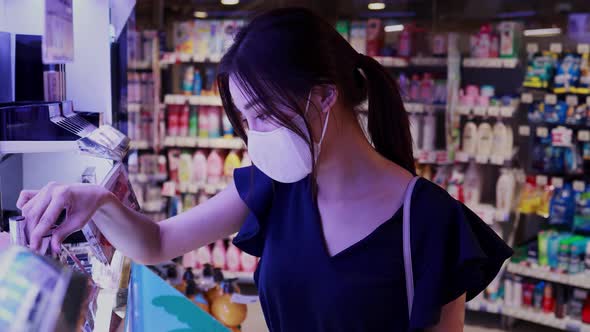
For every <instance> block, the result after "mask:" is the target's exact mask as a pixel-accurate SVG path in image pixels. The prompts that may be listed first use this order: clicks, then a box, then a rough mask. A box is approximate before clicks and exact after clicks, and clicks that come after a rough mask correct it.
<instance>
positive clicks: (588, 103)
mask: <svg viewBox="0 0 590 332" xmlns="http://www.w3.org/2000/svg"><path fill="white" fill-rule="evenodd" d="M586 105H590V96H588V97H586Z"/></svg>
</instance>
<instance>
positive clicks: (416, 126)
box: [409, 113, 422, 153]
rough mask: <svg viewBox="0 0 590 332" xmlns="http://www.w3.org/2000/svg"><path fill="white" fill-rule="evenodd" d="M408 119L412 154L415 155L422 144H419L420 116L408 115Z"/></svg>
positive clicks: (420, 133) (420, 132)
mask: <svg viewBox="0 0 590 332" xmlns="http://www.w3.org/2000/svg"><path fill="white" fill-rule="evenodd" d="M409 118H410V133H411V135H412V143H413V149H414V153H416V152H417V151H419V150H420V148H421V147H422V144H420V143H421V142H420V138H421V137H422V123H421V122H422V116H420V115H419V114H416V113H410V116H409Z"/></svg>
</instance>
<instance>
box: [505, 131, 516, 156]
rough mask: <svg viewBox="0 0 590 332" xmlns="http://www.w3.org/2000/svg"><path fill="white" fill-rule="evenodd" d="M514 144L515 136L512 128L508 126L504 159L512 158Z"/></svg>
mask: <svg viewBox="0 0 590 332" xmlns="http://www.w3.org/2000/svg"><path fill="white" fill-rule="evenodd" d="M513 145H514V136H513V135H512V128H510V127H506V139H505V140H504V160H512V146H513Z"/></svg>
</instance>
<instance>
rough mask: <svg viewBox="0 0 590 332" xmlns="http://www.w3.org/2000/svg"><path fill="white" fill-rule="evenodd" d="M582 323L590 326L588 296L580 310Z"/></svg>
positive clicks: (589, 298)
mask: <svg viewBox="0 0 590 332" xmlns="http://www.w3.org/2000/svg"><path fill="white" fill-rule="evenodd" d="M582 322H584V323H586V324H590V295H589V296H588V297H586V301H585V302H584V307H583V308H582Z"/></svg>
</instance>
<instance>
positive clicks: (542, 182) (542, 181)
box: [536, 175, 547, 186]
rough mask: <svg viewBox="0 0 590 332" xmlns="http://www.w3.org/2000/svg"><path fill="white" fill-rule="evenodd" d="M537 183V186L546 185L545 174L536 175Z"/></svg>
mask: <svg viewBox="0 0 590 332" xmlns="http://www.w3.org/2000/svg"><path fill="white" fill-rule="evenodd" d="M536 180H537V185H538V186H546V185H547V176H545V175H537V179H536Z"/></svg>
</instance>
